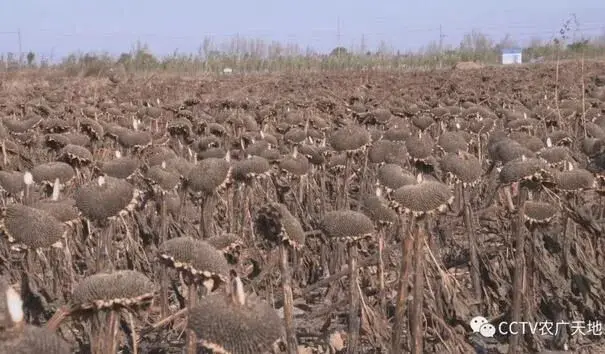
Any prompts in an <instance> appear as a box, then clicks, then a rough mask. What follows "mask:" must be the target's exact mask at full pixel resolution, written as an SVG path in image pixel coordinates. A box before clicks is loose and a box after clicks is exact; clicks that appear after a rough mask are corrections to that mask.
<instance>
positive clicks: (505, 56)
mask: <svg viewBox="0 0 605 354" xmlns="http://www.w3.org/2000/svg"><path fill="white" fill-rule="evenodd" d="M522 62H523V50H522V49H521V48H507V49H503V50H502V64H505V65H507V64H521V63H522Z"/></svg>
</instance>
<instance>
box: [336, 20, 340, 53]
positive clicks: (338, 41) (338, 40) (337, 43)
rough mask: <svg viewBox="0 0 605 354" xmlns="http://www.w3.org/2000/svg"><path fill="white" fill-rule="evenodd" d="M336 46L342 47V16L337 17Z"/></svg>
mask: <svg viewBox="0 0 605 354" xmlns="http://www.w3.org/2000/svg"><path fill="white" fill-rule="evenodd" d="M336 45H337V46H339V47H340V16H338V17H336Z"/></svg>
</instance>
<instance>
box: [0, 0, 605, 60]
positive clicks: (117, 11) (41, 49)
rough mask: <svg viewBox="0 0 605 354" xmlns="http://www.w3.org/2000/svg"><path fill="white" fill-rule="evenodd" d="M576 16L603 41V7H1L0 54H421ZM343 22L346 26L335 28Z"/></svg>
mask: <svg viewBox="0 0 605 354" xmlns="http://www.w3.org/2000/svg"><path fill="white" fill-rule="evenodd" d="M572 13H575V14H576V16H577V18H578V20H579V22H580V31H581V32H582V33H584V34H585V35H593V36H594V35H598V34H602V33H605V1H604V0H506V1H495V0H484V1H481V0H450V1H448V0H433V1H427V0H425V1H396V0H390V1H386V0H382V1H380V0H375V1H359V0H349V1H346V0H332V1H330V0H307V1H293V0H282V1H277V0H273V1H271V0H248V1H241V0H240V1H220V0H218V1H217V0H215V1H201V0H198V1H194V0H190V1H186V0H180V1H179V0H173V1H169V0H163V1H158V0H146V1H143V0H103V1H97V0H0V53H6V52H18V50H19V44H18V43H19V41H18V36H17V35H16V32H17V31H18V30H20V32H21V43H22V48H23V51H24V52H27V51H29V50H32V51H34V52H36V53H39V54H40V55H43V56H46V57H48V56H52V57H53V58H54V59H55V60H56V59H57V58H58V57H62V56H65V55H66V54H68V53H71V52H74V51H82V52H88V51H97V52H98V51H107V52H109V53H112V54H119V53H120V52H124V51H129V50H130V49H131V48H132V46H133V44H134V43H135V42H136V41H137V40H140V41H142V42H144V43H147V44H149V46H150V47H151V49H152V51H153V52H155V53H158V54H161V55H166V54H170V53H172V52H173V51H174V50H178V51H179V52H197V50H198V48H199V47H200V44H201V42H202V40H203V38H204V37H206V36H210V37H212V38H213V40H214V42H216V43H219V42H227V41H228V40H229V38H231V37H232V36H235V35H237V34H239V35H241V36H244V37H251V38H261V39H264V40H266V41H271V40H275V41H280V42H294V43H297V44H299V45H300V46H301V47H303V48H304V47H306V46H310V47H312V48H314V49H315V50H318V51H324V52H325V51H329V50H330V49H332V48H333V47H335V46H336V45H337V44H338V35H337V33H338V27H340V42H341V44H342V45H343V46H345V47H349V48H350V47H352V46H359V44H360V42H361V38H362V35H363V36H365V40H366V43H367V46H368V47H369V48H370V49H373V48H376V47H377V45H378V43H379V42H380V41H385V42H386V43H388V44H389V45H391V46H392V47H393V48H395V49H400V50H402V51H406V50H416V49H418V48H420V47H422V46H424V45H426V44H427V43H429V42H430V41H438V40H439V26H440V25H441V26H442V30H443V34H444V35H446V37H445V38H444V43H446V44H452V45H458V44H459V43H460V40H461V39H462V36H463V34H464V33H466V32H469V31H471V30H472V29H478V30H481V31H483V32H484V33H487V34H489V35H490V36H492V38H494V39H500V38H502V37H503V36H504V35H505V34H506V33H510V34H511V35H512V36H513V38H516V39H517V40H518V41H520V42H522V43H523V42H528V41H529V40H530V39H531V38H532V37H542V38H544V39H550V38H552V36H553V35H554V34H555V33H556V32H557V31H558V30H559V28H560V27H561V24H562V23H563V21H565V20H566V19H568V18H569V17H570V14H572ZM338 23H340V26H338V25H337V24H338Z"/></svg>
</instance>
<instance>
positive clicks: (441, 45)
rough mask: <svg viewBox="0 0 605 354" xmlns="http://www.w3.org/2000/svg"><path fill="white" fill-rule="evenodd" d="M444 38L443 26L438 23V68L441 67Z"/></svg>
mask: <svg viewBox="0 0 605 354" xmlns="http://www.w3.org/2000/svg"><path fill="white" fill-rule="evenodd" d="M444 38H445V35H444V34H443V27H442V26H441V25H439V69H441V68H442V67H443V62H442V58H443V39H444Z"/></svg>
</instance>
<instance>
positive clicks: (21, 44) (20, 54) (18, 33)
mask: <svg viewBox="0 0 605 354" xmlns="http://www.w3.org/2000/svg"><path fill="white" fill-rule="evenodd" d="M17 40H18V41H19V66H21V65H22V64H23V43H22V42H21V28H17Z"/></svg>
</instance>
